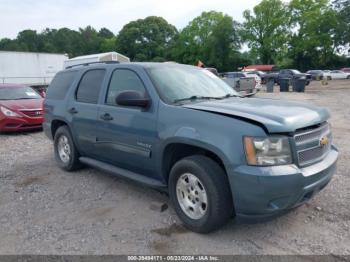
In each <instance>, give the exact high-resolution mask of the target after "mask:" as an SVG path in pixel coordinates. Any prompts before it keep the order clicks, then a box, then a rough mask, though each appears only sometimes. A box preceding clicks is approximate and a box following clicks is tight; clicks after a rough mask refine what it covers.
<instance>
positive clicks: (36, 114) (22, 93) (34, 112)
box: [0, 84, 44, 132]
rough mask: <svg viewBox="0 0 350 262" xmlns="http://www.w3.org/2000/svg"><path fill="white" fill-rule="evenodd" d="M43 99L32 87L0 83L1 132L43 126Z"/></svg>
mask: <svg viewBox="0 0 350 262" xmlns="http://www.w3.org/2000/svg"><path fill="white" fill-rule="evenodd" d="M43 101H44V99H43V98H42V97H41V96H40V95H39V94H38V93H37V92H36V91H35V90H34V89H32V88H31V87H28V86H23V85H15V84H12V85H11V84H0V132H15V131H24V130H31V129H40V128H42V123H43V121H44V116H43Z"/></svg>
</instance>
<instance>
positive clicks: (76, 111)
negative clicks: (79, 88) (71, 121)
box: [68, 107, 78, 115]
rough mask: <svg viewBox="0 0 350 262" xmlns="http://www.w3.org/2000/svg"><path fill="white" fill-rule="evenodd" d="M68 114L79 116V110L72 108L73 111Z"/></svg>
mask: <svg viewBox="0 0 350 262" xmlns="http://www.w3.org/2000/svg"><path fill="white" fill-rule="evenodd" d="M68 112H69V113H70V114H72V115H74V114H77V113H78V110H76V109H75V107H72V108H71V109H69V110H68Z"/></svg>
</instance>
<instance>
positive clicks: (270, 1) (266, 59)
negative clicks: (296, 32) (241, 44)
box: [241, 0, 290, 64]
mask: <svg viewBox="0 0 350 262" xmlns="http://www.w3.org/2000/svg"><path fill="white" fill-rule="evenodd" d="M243 17H244V22H243V26H242V31H241V35H242V38H243V39H244V40H245V41H246V43H247V44H248V47H250V48H251V51H252V53H253V54H255V55H256V56H257V57H258V58H259V60H260V61H261V63H263V64H274V63H276V62H278V61H280V60H281V59H283V56H284V55H285V54H286V51H287V47H286V43H287V38H288V35H289V24H290V16H289V13H288V9H287V6H286V5H285V4H284V3H283V2H282V1H280V0H263V1H261V2H260V3H259V4H258V5H256V6H255V7H254V8H253V14H252V12H251V11H250V10H245V11H244V12H243Z"/></svg>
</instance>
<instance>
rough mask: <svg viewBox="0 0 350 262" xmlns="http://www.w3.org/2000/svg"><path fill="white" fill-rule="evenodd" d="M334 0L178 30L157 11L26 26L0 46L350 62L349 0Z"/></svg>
mask: <svg viewBox="0 0 350 262" xmlns="http://www.w3.org/2000/svg"><path fill="white" fill-rule="evenodd" d="M329 1H331V0H290V1H284V0H262V1H261V2H260V3H259V4H258V5H256V6H255V7H254V8H253V9H252V10H251V11H250V10H246V11H244V13H243V18H244V21H243V23H242V24H239V23H237V22H236V21H234V20H233V18H232V17H231V16H229V15H226V14H223V13H221V12H215V11H210V12H203V13H202V14H201V15H200V16H198V17H196V18H194V19H193V20H192V21H190V22H189V24H188V25H187V26H186V27H185V28H183V29H182V30H181V31H180V32H178V31H177V29H176V28H175V27H174V26H173V25H171V24H169V23H168V22H167V21H166V20H164V19H163V18H161V17H156V16H150V17H146V18H145V19H139V20H135V21H131V22H130V23H128V24H126V25H125V26H124V27H123V29H122V30H121V31H120V32H119V34H118V35H114V34H113V32H111V31H110V30H109V29H107V28H101V29H100V30H99V31H96V30H95V29H94V28H92V27H91V26H87V27H85V28H80V29H79V30H71V29H68V28H60V29H49V28H47V29H45V30H44V31H42V32H40V33H38V32H36V31H35V30H24V31H21V32H19V33H18V35H17V38H16V39H8V38H3V39H0V50H8V51H31V52H49V53H66V54H68V55H69V56H70V57H74V56H79V55H86V54H92V53H101V52H110V51H117V52H120V53H122V54H125V55H126V56H128V57H130V58H131V59H132V60H133V61H155V62H164V61H177V62H180V63H186V64H196V63H197V62H198V60H201V61H202V62H203V63H204V64H205V66H207V67H216V68H217V69H218V70H219V71H232V70H237V69H238V68H239V67H243V66H246V65H248V64H257V63H266V64H277V65H278V66H279V67H281V68H286V67H294V68H298V69H300V70H307V69H322V68H330V69H332V68H339V67H344V66H349V63H350V58H349V51H350V0H332V3H330V2H329ZM242 46H243V47H245V48H244V49H246V47H248V48H249V50H248V51H246V52H242V51H241V48H242ZM347 56H348V57H347Z"/></svg>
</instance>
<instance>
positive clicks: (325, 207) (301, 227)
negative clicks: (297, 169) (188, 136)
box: [0, 81, 350, 255]
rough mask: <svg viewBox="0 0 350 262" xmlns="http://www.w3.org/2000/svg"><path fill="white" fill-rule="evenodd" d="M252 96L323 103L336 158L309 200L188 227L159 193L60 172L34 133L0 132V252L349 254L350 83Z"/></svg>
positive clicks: (89, 174) (104, 177)
mask: <svg viewBox="0 0 350 262" xmlns="http://www.w3.org/2000/svg"><path fill="white" fill-rule="evenodd" d="M257 96H261V97H274V98H276V99H291V100H299V101H305V102H307V103H311V104H316V105H321V106H326V107H328V108H329V110H330V111H331V113H332V119H331V123H332V125H333V132H334V142H335V144H336V145H337V146H338V147H339V150H340V152H341V154H340V158H339V162H338V170H337V173H336V175H335V177H334V179H333V180H332V182H331V183H330V184H329V185H328V186H327V187H326V188H325V189H324V190H323V191H322V192H321V193H320V194H318V195H317V196H316V197H315V198H313V199H312V200H311V201H310V202H309V203H307V204H305V205H303V206H301V207H299V208H297V209H295V210H293V211H292V212H290V213H288V214H286V215H284V216H282V217H279V218H277V219H273V220H271V221H268V222H264V223H259V224H242V223H237V222H235V221H234V220H233V221H231V222H230V223H229V224H228V225H227V226H225V227H224V228H223V229H221V230H219V231H217V232H214V233H212V234H209V235H200V234H195V233H192V232H189V231H187V230H186V229H184V228H183V227H182V226H181V223H180V221H179V219H178V218H177V217H176V215H175V213H174V210H173V209H172V207H171V206H170V207H169V208H168V209H167V210H166V211H164V212H158V211H154V210H152V209H151V208H150V203H151V202H152V201H164V202H168V199H167V197H166V196H165V195H162V194H160V193H158V192H156V191H154V190H152V189H148V188H145V187H142V186H139V185H135V184H133V183H130V182H126V181H123V180H121V179H118V178H116V177H113V176H111V175H108V174H105V173H102V172H99V171H97V170H94V169H91V168H85V169H83V170H80V171H78V172H75V173H66V172H63V171H62V170H60V169H59V168H58V167H57V166H56V164H55V162H54V158H53V150H52V143H51V141H49V140H48V139H46V137H45V136H44V134H43V133H42V132H30V133H21V134H12V135H6V134H2V135H0V223H1V227H0V236H1V237H0V254H174V253H175V254H179V253H180V254H203V253H205V254H208V253H209V254H336V255H339V254H347V255H349V254H350V211H349V203H350V178H349V169H350V163H349V160H350V139H349V137H348V135H349V133H350V102H349V101H350V81H331V82H330V84H329V85H328V86H321V84H320V83H319V82H318V83H316V82H314V83H311V85H310V86H309V87H308V88H307V92H306V93H303V94H302V93H278V92H276V93H273V94H267V93H264V92H261V93H260V94H258V95H257Z"/></svg>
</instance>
